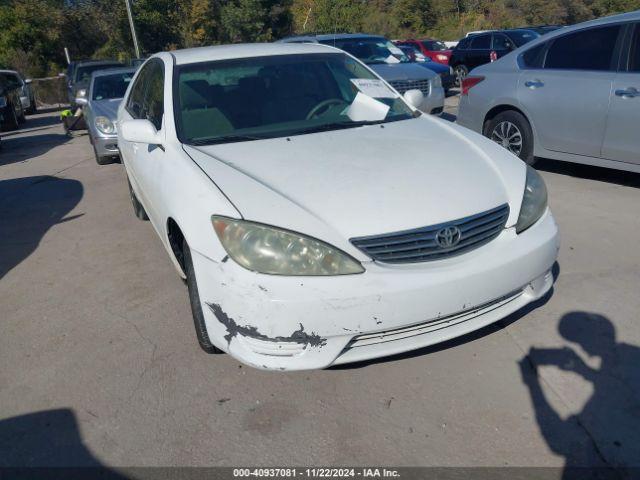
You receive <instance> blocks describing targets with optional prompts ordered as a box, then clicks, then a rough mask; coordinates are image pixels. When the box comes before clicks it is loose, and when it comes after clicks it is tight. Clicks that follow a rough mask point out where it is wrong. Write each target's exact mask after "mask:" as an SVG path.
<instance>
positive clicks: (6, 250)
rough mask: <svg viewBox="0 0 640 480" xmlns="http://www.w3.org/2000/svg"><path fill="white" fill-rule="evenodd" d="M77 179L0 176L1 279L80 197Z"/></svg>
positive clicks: (69, 218) (79, 185)
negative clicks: (1, 178) (9, 177)
mask: <svg viewBox="0 0 640 480" xmlns="http://www.w3.org/2000/svg"><path fill="white" fill-rule="evenodd" d="M83 193H84V188H83V186H82V184H81V183H80V182H79V181H77V180H71V179H67V178H58V177H52V176H37V177H25V178H15V179H9V180H0V218H2V222H1V223H0V252H2V255H0V279H2V278H3V277H4V276H5V275H6V274H7V273H8V272H9V271H11V270H12V269H13V268H14V267H16V266H17V265H19V264H20V263H21V262H22V261H23V260H24V259H26V258H27V257H28V256H29V255H31V254H32V253H33V252H34V251H35V249H36V248H37V247H38V245H39V244H40V241H41V240H42V238H43V237H44V236H45V234H46V233H47V232H48V231H49V229H50V228H51V227H53V226H54V225H57V224H59V223H62V222H67V221H69V220H73V219H75V218H77V217H79V216H81V215H75V216H71V217H67V215H68V214H69V212H71V211H72V210H73V209H74V208H75V207H76V205H78V203H79V202H80V200H81V199H82V196H83Z"/></svg>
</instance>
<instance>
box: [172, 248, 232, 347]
mask: <svg viewBox="0 0 640 480" xmlns="http://www.w3.org/2000/svg"><path fill="white" fill-rule="evenodd" d="M182 258H183V260H184V273H185V275H186V276H187V288H188V290H189V302H190V303H191V313H192V315H193V324H194V326H195V328H196V337H197V338H198V344H199V345H200V348H202V350H204V351H205V352H207V353H210V354H211V353H224V352H223V351H222V350H220V349H219V348H218V347H216V346H215V345H214V344H213V343H211V340H210V339H209V333H208V332H207V325H206V323H205V321H204V313H203V312H202V303H201V302H200V293H199V292H198V283H197V282H196V273H195V271H194V270H193V261H192V259H191V249H190V248H189V244H188V243H187V241H186V240H183V241H182Z"/></svg>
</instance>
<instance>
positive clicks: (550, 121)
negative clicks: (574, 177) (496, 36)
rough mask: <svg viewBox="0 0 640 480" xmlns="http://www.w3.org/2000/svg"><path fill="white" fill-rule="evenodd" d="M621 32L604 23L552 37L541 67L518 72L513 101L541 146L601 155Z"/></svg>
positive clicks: (573, 152) (569, 151)
mask: <svg viewBox="0 0 640 480" xmlns="http://www.w3.org/2000/svg"><path fill="white" fill-rule="evenodd" d="M622 30H623V29H622V27H621V26H620V25H606V26H599V27H592V28H588V29H583V30H578V31H575V32H571V33H568V34H566V35H562V36H559V37H556V38H554V39H553V40H551V41H549V42H548V43H547V47H546V50H545V51H544V52H543V53H542V60H541V63H540V67H537V68H536V67H535V66H534V67H533V68H531V67H528V68H527V67H525V68H524V70H523V72H522V73H521V74H520V81H519V83H518V97H519V100H520V102H521V104H522V105H523V107H524V108H525V110H526V113H527V114H528V116H529V119H530V120H531V122H532V124H533V127H534V129H535V131H536V133H537V136H538V141H539V142H540V143H541V144H542V146H543V147H544V148H546V149H548V150H552V151H557V152H565V153H572V154H578V155H587V156H591V157H599V156H600V151H601V148H602V141H603V139H604V132H605V127H606V121H607V112H608V110H609V99H610V96H611V89H612V85H613V80H614V78H615V77H616V69H617V64H618V55H617V54H618V52H619V48H620V45H621V40H622V35H621V32H622ZM533 48H534V49H535V48H536V47H533ZM525 55H526V53H525Z"/></svg>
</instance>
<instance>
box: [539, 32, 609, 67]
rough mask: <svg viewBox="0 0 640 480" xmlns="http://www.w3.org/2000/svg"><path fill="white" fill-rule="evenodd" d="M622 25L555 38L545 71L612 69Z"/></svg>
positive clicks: (548, 53) (548, 54)
mask: <svg viewBox="0 0 640 480" xmlns="http://www.w3.org/2000/svg"><path fill="white" fill-rule="evenodd" d="M619 33H620V26H619V25H612V26H608V27H600V28H590V29H588V30H582V31H579V32H575V33H570V34H568V35H564V36H562V37H558V38H557V39H555V40H554V41H553V43H552V45H551V47H550V48H549V51H548V52H547V58H546V61H545V64H544V67H545V68H556V69H563V70H601V71H606V70H612V69H614V65H613V62H612V59H613V51H614V49H615V47H616V42H617V40H618V34H619Z"/></svg>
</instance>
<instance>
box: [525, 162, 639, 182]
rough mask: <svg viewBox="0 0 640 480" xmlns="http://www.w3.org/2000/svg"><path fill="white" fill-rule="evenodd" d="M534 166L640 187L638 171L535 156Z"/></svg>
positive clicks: (588, 178)
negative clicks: (626, 170)
mask: <svg viewBox="0 0 640 480" xmlns="http://www.w3.org/2000/svg"><path fill="white" fill-rule="evenodd" d="M535 168H536V170H542V171H544V172H550V173H558V174H560V175H568V176H571V177H576V178H583V179H585V180H598V181H600V182H607V183H614V184H616V185H622V186H624V187H634V188H640V173H633V172H625V171H622V170H614V169H613V168H605V167H594V166H592V165H584V164H582V163H573V162H563V161H560V160H550V159H546V158H537V159H536V164H535Z"/></svg>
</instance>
